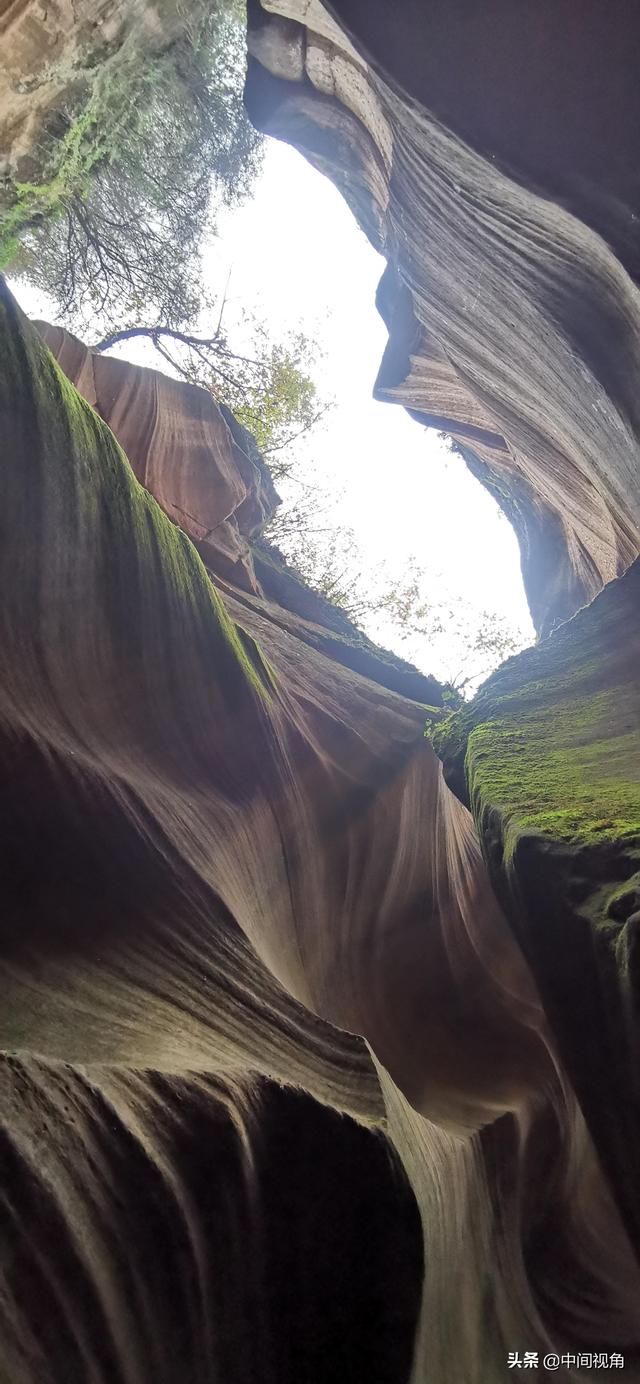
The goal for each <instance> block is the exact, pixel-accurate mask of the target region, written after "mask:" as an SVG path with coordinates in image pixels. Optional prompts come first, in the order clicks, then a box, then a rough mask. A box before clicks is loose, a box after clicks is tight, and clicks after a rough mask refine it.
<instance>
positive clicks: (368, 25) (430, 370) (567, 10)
mask: <svg viewBox="0 0 640 1384" xmlns="http://www.w3.org/2000/svg"><path fill="white" fill-rule="evenodd" d="M329 11H331V13H329ZM622 11H623V13H622V14H621V13H620V12H619V11H618V12H617V14H616V23H615V24H614V25H612V24H611V23H610V16H609V10H608V7H607V6H606V5H604V4H603V3H602V2H601V0H589V2H588V4H587V5H586V7H583V12H582V15H581V18H580V19H578V17H577V16H576V12H575V6H574V5H573V4H572V3H571V0H560V3H559V4H551V3H547V0H545V3H544V4H542V5H533V4H526V5H524V6H518V7H515V6H513V5H511V4H510V3H509V0H491V4H490V5H489V6H482V7H479V6H477V5H475V4H474V3H473V0H455V2H454V3H453V4H451V5H450V4H448V3H445V0H434V3H428V4H418V3H411V0H407V2H406V3H402V4H400V5H396V6H394V7H393V14H391V11H390V7H389V6H388V5H387V4H385V3H384V0H378V3H374V4H372V5H368V4H364V3H363V4H358V3H355V0H354V2H353V3H349V0H345V3H343V4H334V5H328V6H323V5H322V4H320V3H319V0H312V3H308V2H307V0H304V2H303V0H289V3H285V2H284V0H265V3H264V5H262V6H261V5H260V4H259V3H258V0H252V3H251V4H250V6H249V14H250V27H249V52H250V54H251V61H250V67H249V77H248V84H247V105H248V109H249V113H250V114H251V116H252V118H253V119H254V121H255V122H256V124H257V125H258V126H259V127H260V128H261V129H264V130H266V131H268V132H269V133H271V134H274V135H276V136H278V137H279V138H283V139H287V140H288V141H290V142H291V143H293V144H294V145H295V146H296V147H297V148H299V149H301V150H302V152H303V153H304V154H305V155H306V156H307V157H308V158H310V159H311V161H312V162H313V163H314V164H315V165H316V166H317V167H318V168H320V169H321V171H323V172H324V173H326V174H328V176H330V177H332V178H333V179H334V181H335V182H336V184H337V186H338V187H339V188H340V189H341V190H342V191H343V192H344V194H345V196H346V198H347V201H348V202H349V204H350V205H351V207H352V208H353V210H354V212H355V215H356V216H357V218H358V220H359V221H360V224H361V226H362V227H363V229H364V230H365V232H366V233H367V235H368V236H369V238H370V240H371V241H372V243H373V244H374V245H375V246H376V248H377V249H379V250H380V251H381V252H382V253H383V254H384V255H385V256H386V257H387V260H388V263H389V269H388V271H387V273H386V274H385V276H384V278H383V281H382V283H381V286H380V295H379V305H380V309H381V311H382V314H383V316H384V318H385V321H386V322H387V325H388V327H389V345H388V347H387V350H386V352H385V355H384V358H383V360H382V363H381V367H380V373H379V376H378V381H377V385H376V393H377V395H378V397H380V398H383V399H391V400H395V401H397V402H400V403H403V404H405V405H406V406H407V407H409V408H410V409H411V410H412V411H413V412H415V413H417V414H418V415H419V417H420V418H421V419H422V420H423V421H424V422H427V423H430V424H432V425H433V426H435V427H437V428H440V429H443V430H444V431H446V432H448V433H449V434H450V435H451V436H452V437H453V438H454V439H455V440H456V442H457V443H458V444H459V446H460V447H461V448H462V449H463V451H464V453H465V456H466V457H467V458H468V462H469V464H470V466H471V469H472V470H473V471H474V474H476V475H477V476H478V477H479V479H480V480H481V481H482V482H483V483H484V484H485V485H487V487H488V488H489V489H490V490H491V492H492V493H493V494H494V495H495V497H496V499H497V500H498V502H499V503H500V504H501V505H502V506H503V508H504V510H505V512H506V513H507V515H508V517H509V518H510V519H511V521H512V523H513V524H514V526H515V528H516V531H517V534H518V538H519V540H520V546H521V553H522V567H523V576H524V580H525V586H526V589H527V594H528V597H529V603H530V606H531V612H532V616H533V619H534V624H535V625H536V627H537V628H538V630H540V631H542V632H547V631H548V630H550V629H551V628H552V627H553V625H554V624H555V623H557V621H558V620H562V619H566V618H567V616H570V615H572V614H573V613H574V612H575V610H577V609H578V607H579V606H580V605H583V604H584V603H585V601H588V600H590V599H591V598H592V597H593V596H594V595H595V594H596V592H597V591H598V590H599V589H600V587H601V586H602V584H603V583H604V582H607V581H609V580H610V579H611V578H613V577H615V576H617V575H619V574H620V573H621V572H623V571H624V570H625V568H626V567H627V566H628V565H629V563H630V562H631V561H632V560H633V558H634V557H635V556H636V555H637V553H638V528H639V520H640V513H639V503H640V501H639V497H638V485H637V469H638V432H639V426H640V419H639V416H638V397H639V395H638V383H639V379H640V342H639V338H638V312H639V308H638V304H639V299H638V285H637V274H638V266H639V263H640V220H639V219H638V217H639V215H640V187H639V184H638V174H637V167H636V162H637V160H636V147H637V131H638V126H639V123H640V111H639V109H638V104H639V100H638V90H637V82H636V76H635V74H636V71H637V62H638V57H639V56H640V18H639V17H638V13H637V9H636V7H634V6H632V5H630V4H624V5H623V6H622ZM334 16H335V17H334ZM339 20H342V21H343V26H344V27H342V28H341V27H339V25H338V22H337V21H339Z"/></svg>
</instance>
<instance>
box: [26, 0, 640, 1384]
mask: <svg viewBox="0 0 640 1384" xmlns="http://www.w3.org/2000/svg"><path fill="white" fill-rule="evenodd" d="M15 13H16V12H15V7H14V17H15ZM604 14H605V11H604V7H603V6H601V5H600V4H599V3H597V0H585V4H584V14H583V15H582V19H583V20H584V23H583V24H582V26H576V24H575V22H573V21H574V20H575V12H574V7H573V6H571V5H569V3H568V0H567V3H565V0H554V3H553V4H551V0H549V3H547V0H540V3H538V4H536V6H533V5H532V6H529V5H525V6H520V7H515V8H514V7H513V6H512V5H510V4H509V3H507V0H489V3H488V4H487V5H486V6H483V7H477V6H475V5H472V4H471V0H453V2H452V3H447V5H446V6H445V4H444V0H442V3H438V2H437V0H433V3H430V4H429V5H424V4H418V3H417V0H406V2H405V0H403V3H402V4H400V5H398V6H395V7H394V23H393V25H390V24H389V22H388V19H389V13H388V6H385V5H383V4H382V3H381V2H380V3H378V0H368V3H367V4H366V5H364V4H361V3H359V0H339V3H335V4H333V5H332V6H331V7H325V6H323V5H321V4H320V3H319V0H304V3H303V0H274V2H273V3H266V0H265V3H264V5H263V6H262V7H261V6H259V5H258V4H257V2H255V3H254V2H253V0H252V3H251V5H250V16H249V17H250V24H249V48H250V53H251V65H250V73H249V82H248V91H247V99H248V103H249V107H250V110H251V112H252V114H253V116H254V118H255V120H256V121H257V123H259V124H260V125H262V126H263V127H264V128H267V129H269V130H270V131H272V132H273V133H276V134H278V135H280V136H281V137H284V138H288V139H290V140H292V141H293V142H294V143H295V144H297V145H298V147H300V148H302V149H303V150H304V152H305V153H306V154H307V155H308V156H309V157H310V158H311V159H312V161H313V162H314V163H315V164H316V165H317V166H318V167H320V168H321V169H322V170H323V171H324V172H327V173H329V175H330V176H331V177H333V178H334V179H335V180H336V182H337V183H338V185H339V186H340V187H341V188H342V190H343V192H344V194H345V196H346V197H347V199H348V201H349V203H350V205H351V206H352V208H353V210H354V212H355V214H356V215H357V217H358V218H359V220H360V222H361V224H362V225H363V227H364V228H365V230H366V231H367V233H368V234H369V236H370V238H371V239H372V241H373V243H374V244H376V246H377V247H378V248H379V249H382V250H383V251H384V253H385V254H386V256H387V259H388V268H387V270H386V272H385V274H384V276H383V280H382V283H381V286H380V291H379V305H380V309H381V311H382V312H383V314H384V316H385V319H386V321H387V322H388V325H389V333H390V335H389V345H388V348H387V351H386V353H385V357H384V360H383V362H382V366H381V370H380V375H379V379H378V384H377V391H378V393H379V395H380V397H385V398H389V399H391V400H394V399H395V400H397V401H398V402H400V403H402V404H404V405H405V406H407V407H409V408H410V409H411V410H412V411H413V412H415V413H416V414H417V416H418V417H419V418H421V419H423V420H427V421H430V422H432V423H433V424H434V425H436V426H438V427H440V428H444V429H446V430H447V431H449V432H450V433H451V435H452V436H453V437H454V438H455V440H456V445H457V446H459V447H460V449H461V450H462V451H463V452H464V455H465V457H466V460H467V463H468V465H469V466H470V467H471V469H472V470H474V473H475V474H477V475H478V477H479V479H480V480H482V482H483V483H484V484H486V485H488V486H489V488H491V489H492V490H493V491H494V493H496V494H497V495H498V496H499V498H500V503H501V504H502V505H503V507H504V509H505V512H506V513H507V514H508V515H509V516H510V518H511V520H512V522H513V523H514V527H515V528H516V531H517V533H518V536H519V538H520V542H521V548H522V555H523V572H524V575H525V580H526V583H527V590H528V594H529V600H530V604H531V608H532V611H533V613H534V616H535V618H536V620H537V623H538V626H539V628H540V630H541V631H542V632H543V635H544V637H543V638H542V639H541V641H540V643H539V644H538V645H536V647H535V648H533V649H531V650H528V651H526V652H525V653H524V654H521V655H519V656H518V657H517V658H515V659H512V660H509V662H508V663H507V664H505V665H504V666H503V667H502V668H501V669H500V670H498V672H497V673H496V674H494V676H493V677H492V678H491V679H490V680H489V681H488V682H487V683H486V684H485V686H484V687H483V689H481V691H480V693H479V694H478V696H477V697H476V698H475V699H474V701H473V702H472V703H471V704H470V705H468V706H466V707H463V708H462V710H461V711H459V712H456V713H453V714H451V715H446V714H445V707H444V698H443V693H442V689H441V688H440V687H439V686H438V684H437V683H436V682H435V681H434V680H433V679H430V678H423V677H421V675H419V674H417V673H416V672H415V670H411V669H408V668H407V667H406V665H402V664H400V663H399V662H398V661H396V660H393V659H391V658H389V657H387V656H386V655H385V654H384V652H383V651H381V650H377V649H375V647H374V646H372V645H371V644H370V643H368V642H367V641H362V639H360V638H359V637H358V635H357V633H356V632H355V631H354V630H353V629H352V628H350V627H348V625H347V624H345V622H344V621H343V620H341V618H340V617H339V616H338V615H337V614H336V612H333V611H332V610H331V609H330V608H327V607H326V606H323V605H322V603H321V602H319V601H318V599H317V598H316V597H314V596H313V593H310V592H309V591H308V590H306V589H305V588H304V587H303V586H302V585H301V584H300V583H299V582H297V581H296V579H295V576H294V575H293V574H291V573H290V572H288V571H287V570H286V568H283V566H282V564H281V563H279V561H278V560H277V555H274V554H273V553H269V551H268V550H265V548H264V547H263V546H262V545H261V543H260V541H259V533H260V527H261V524H262V521H263V519H264V517H265V515H266V514H268V512H269V510H270V508H271V507H272V506H273V505H274V504H275V503H276V502H277V496H276V495H275V492H274V491H273V487H272V486H271V484H270V481H269V477H268V474H267V473H266V472H265V469H264V468H263V466H262V465H261V463H260V461H259V458H258V457H257V454H256V453H255V448H254V446H253V443H252V441H251V439H250V438H248V436H247V435H246V434H245V433H244V432H243V430H242V429H240V428H239V426H238V424H237V423H236V422H235V420H234V419H233V418H232V417H231V416H230V415H228V414H226V413H224V412H222V411H221V410H219V409H218V408H217V406H216V405H215V403H214V402H213V400H212V399H211V397H210V396H209V395H208V394H206V393H204V392H202V391H200V390H198V389H195V388H193V387H190V386H187V385H183V384H178V383H176V382H175V381H172V380H168V379H166V378H165V377H163V376H162V375H160V374H158V373H157V372H155V371H149V370H142V369H140V368H138V367H133V366H131V365H128V364H125V363H123V362H120V361H114V360H112V359H108V358H105V357H102V356H99V355H98V356H96V355H94V354H93V353H92V352H90V351H88V350H87V349H86V348H85V347H84V346H83V345H82V343H80V342H78V341H77V340H76V339H75V338H73V337H70V336H69V335H68V334H66V333H64V332H62V331H60V330H59V329H57V328H55V327H50V326H47V325H46V324H42V323H41V324H38V329H36V327H35V326H34V325H33V324H29V323H28V322H27V321H26V319H25V318H24V316H23V314H22V313H21V312H20V310H19V308H18V307H17V305H16V304H15V302H14V300H13V299H12V297H11V294H10V293H9V292H8V290H7V289H6V288H5V287H4V286H2V288H1V289H0V334H1V339H2V361H1V365H0V427H1V430H2V438H3V449H4V450H3V458H2V465H1V466H0V488H1V497H0V516H1V523H2V543H1V544H0V593H1V596H0V647H1V648H2V659H1V660H0V820H1V822H2V831H1V832H0V869H1V878H2V901H3V913H2V921H1V923H0V928H1V934H2V946H1V947H0V1050H1V1051H0V1090H1V1093H2V1094H1V1099H0V1229H1V1235H2V1241H1V1242H2V1245H3V1251H2V1255H1V1256H0V1379H1V1380H2V1384H4V1380H5V1379H6V1380H7V1384H69V1381H74V1384H75V1381H76V1380H77V1381H83V1384H84V1381H85V1380H87V1381H90V1382H91V1384H114V1381H116V1382H117V1384H120V1382H121V1381H122V1384H158V1381H160V1384H184V1380H185V1379H188V1380H193V1381H194V1384H214V1381H217V1380H221V1379H223V1380H224V1381H225V1384H227V1382H228V1384H256V1381H257V1380H259V1381H260V1384H272V1382H273V1384H276V1381H277V1384H300V1381H301V1380H304V1381H305V1384H331V1382H332V1381H335V1380H336V1379H340V1380H341V1381H343V1380H344V1381H345V1384H350V1381H351V1380H353V1381H356V1380H358V1381H359V1380H362V1379H367V1380H371V1381H374V1384H407V1382H408V1381H410V1384H461V1381H464V1384H502V1381H505V1380H507V1379H509V1378H512V1377H518V1373H519V1370H520V1367H519V1366H518V1365H517V1364H516V1365H514V1368H513V1369H511V1368H510V1365H509V1353H510V1352H512V1353H513V1354H514V1355H515V1356H516V1358H518V1359H520V1361H524V1360H525V1352H528V1353H529V1356H530V1359H529V1362H528V1364H530V1363H531V1357H536V1358H537V1360H538V1363H539V1366H540V1370H541V1371H542V1372H545V1373H546V1370H545V1369H544V1366H543V1361H544V1358H545V1356H550V1357H551V1359H552V1360H559V1361H560V1362H561V1364H562V1371H561V1372H562V1374H563V1377H564V1378H566V1379H568V1380H570V1381H572V1382H573V1384H579V1381H583V1380H585V1379H590V1380H592V1381H594V1384H597V1381H599V1380H601V1379H602V1378H605V1377H606V1378H608V1377H609V1362H610V1361H611V1360H612V1359H613V1358H617V1359H618V1363H619V1360H620V1358H624V1370H625V1378H627V1379H630V1380H636V1381H638V1380H640V1309H639V1305H638V1304H639V1303H640V1257H639V1253H638V1247H639V1244H640V1200H639V1197H638V1182H637V1166H638V1157H639V1137H638V1136H639V1129H638V1109H639V1099H638V1098H639V1092H638V1084H637V1081H638V1079H637V1067H638V1063H637V1056H638V1008H639V999H638V996H639V985H640V976H639V971H638V947H637V931H638V920H639V919H640V887H639V879H640V700H639V694H638V681H639V677H638V675H639V673H640V632H639V604H640V602H639V597H640V590H639V581H640V567H639V565H638V560H637V557H636V555H637V553H638V547H639V543H638V533H639V526H638V509H639V507H640V494H639V488H638V466H637V461H638V428H637V416H636V415H637V409H638V397H639V396H638V390H637V373H638V369H637V359H638V320H639V318H638V311H637V307H638V303H637V286H636V277H637V275H636V267H637V266H636V264H635V261H634V253H635V248H636V247H635V230H634V226H633V220H634V219H635V215H636V213H635V210H634V198H635V196H636V190H637V181H634V177H635V174H634V169H633V141H632V140H631V138H630V133H629V129H630V127H631V126H633V121H634V112H635V111H636V106H637V101H638V92H637V83H636V84H635V85H634V81H633V80H632V78H633V72H634V70H635V56H634V55H635V54H636V49H635V47H634V44H635V40H636V37H637V33H638V21H637V18H636V11H635V7H632V6H631V5H628V4H626V0H622V4H621V15H622V16H623V19H624V23H623V22H622V19H621V27H620V33H622V34H624V41H623V40H622V39H621V38H620V34H619V33H618V31H616V32H615V33H611V27H612V26H611V25H610V22H609V23H608V24H607V25H606V27H605V18H604ZM572 16H573V19H572ZM587 21H588V22H587ZM605 37H607V43H606V44H605V42H604V39H605ZM614 75H615V81H614ZM543 76H544V77H545V82H546V85H543V84H542V77H543ZM587 79H590V80H591V81H592V86H593V100H592V102H591V105H590V109H589V111H588V113H586V114H585V113H584V111H581V110H580V109H579V107H580V97H581V92H582V91H583V89H584V83H585V82H586V81H587ZM616 82H617V83H618V85H616ZM614 88H615V90H614ZM541 90H543V91H544V93H545V94H544V99H543V98H542V96H541V95H540V92H541ZM488 93H489V94H488ZM538 110H539V111H540V112H541V118H540V120H537V119H533V116H534V115H536V114H537V112H538ZM625 120H626V122H627V124H626V125H625ZM427 715H428V716H429V720H430V722H432V721H434V720H435V721H436V722H437V725H436V729H435V732H434V735H433V743H432V740H431V739H430V738H428V737H426V736H425V733H424V732H425V720H426V718H427ZM436 751H437V753H436ZM603 1361H605V1362H606V1363H604V1364H603ZM555 1368H556V1367H555V1365H552V1366H551V1369H552V1370H555ZM530 1372H532V1371H530V1370H529V1368H528V1367H527V1370H526V1374H525V1372H524V1366H523V1367H522V1374H523V1377H525V1378H528V1377H529V1374H530Z"/></svg>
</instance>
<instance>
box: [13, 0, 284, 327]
mask: <svg viewBox="0 0 640 1384" xmlns="http://www.w3.org/2000/svg"><path fill="white" fill-rule="evenodd" d="M240 13H241V12H240V9H239V7H238V5H237V3H235V0H233V2H232V0H225V3H220V2H219V3H218V4H217V5H215V6H213V7H211V8H208V7H206V8H205V12H204V14H203V17H202V19H201V21H200V23H199V25H198V26H197V27H196V29H195V31H193V32H189V33H185V34H184V35H183V37H182V38H181V39H179V40H178V41H177V42H175V43H174V44H173V45H172V46H171V47H170V48H169V49H168V50H167V51H166V52H165V53H163V54H161V55H159V56H157V57H155V58H148V57H147V58H145V59H142V58H141V55H140V52H139V51H138V50H137V49H136V46H135V44H130V45H129V46H128V47H126V46H125V49H124V51H123V52H121V53H119V54H118V55H117V62H115V60H114V62H113V63H112V64H111V65H110V64H109V63H105V65H104V69H103V71H101V72H100V73H99V75H98V78H97V79H96V82H95V85H94V89H93V92H92V96H91V99H90V101H89V104H88V106H87V108H86V109H85V110H83V111H82V112H81V114H80V115H79V116H77V117H76V118H75V119H74V120H73V121H71V123H70V125H69V129H68V130H67V131H66V133H65V134H64V135H63V136H62V137H61V138H59V139H58V140H57V142H56V146H55V149H54V150H53V151H52V156H51V169H50V178H49V182H48V183H47V184H45V187H48V188H49V195H48V196H44V192H43V189H42V188H41V189H37V188H36V189H34V190H33V194H34V211H33V215H32V218H31V225H30V229H28V231H27V235H26V239H25V243H24V247H23V250H22V252H21V255H20V256H19V259H18V262H17V266H16V267H17V270H18V272H22V273H23V274H24V275H25V276H26V277H27V278H28V279H29V280H30V281H31V282H32V283H33V284H35V285H36V286H37V287H39V288H40V289H42V290H43V291H45V292H46V293H47V294H49V295H50V296H51V297H52V298H53V299H54V301H55V303H56V306H57V312H58V317H59V320H60V321H62V322H63V323H64V324H65V325H66V326H68V327H70V328H71V329H72V330H76V331H78V332H79V333H80V334H86V332H87V327H88V326H89V327H91V328H93V329H94V330H95V329H96V328H97V330H99V331H100V332H101V334H102V335H104V336H106V335H107V334H108V333H109V332H110V331H114V330H117V329H122V328H127V327H129V326H132V325H134V324H135V323H136V322H139V321H140V319H141V317H144V319H146V320H151V321H154V322H157V323H161V324H162V325H163V326H165V327H169V328H174V329H180V328H182V327H184V326H185V325H187V324H189V323H192V322H194V321H196V320H197V318H198V315H199V313H200V310H201V306H202V302H203V300H204V298H205V293H204V290H203V285H202V276H201V262H200V246H201V242H202V238H203V234H204V232H205V230H207V231H211V229H212V197H213V196H214V194H215V195H217V197H218V199H219V201H220V202H227V203H229V202H237V201H239V200H240V199H242V198H243V197H244V196H245V195H246V194H247V193H248V191H249V190H250V188H251V186H252V183H253V181H254V179H255V176H256V173H257V171H258V169H259V166H260V158H261V149H262V138H261V136H259V135H258V134H257V133H256V131H255V130H254V129H253V127H252V126H251V125H250V123H249V121H248V119H247V116H246V114H245V111H244V107H243V104H242V89H243V82H244V67H245V37H244V28H243V25H242V23H241V20H240ZM51 189H55V194H54V193H52V192H51Z"/></svg>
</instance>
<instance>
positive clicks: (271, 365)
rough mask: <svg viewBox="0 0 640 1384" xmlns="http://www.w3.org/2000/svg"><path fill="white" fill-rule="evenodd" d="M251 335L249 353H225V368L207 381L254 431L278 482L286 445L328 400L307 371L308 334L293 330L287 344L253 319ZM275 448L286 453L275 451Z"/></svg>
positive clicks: (311, 352) (308, 425)
mask: <svg viewBox="0 0 640 1384" xmlns="http://www.w3.org/2000/svg"><path fill="white" fill-rule="evenodd" d="M252 337H253V341H252V351H253V354H252V356H251V357H246V356H240V355H232V356H231V355H230V356H228V357H227V360H226V363H225V371H224V374H223V375H221V374H220V373H218V374H217V375H214V376H213V379H212V382H211V385H210V387H211V389H212V392H213V393H214V394H215V395H216V397H217V398H219V399H222V400H223V402H224V403H225V404H227V406H228V407H229V408H230V409H231V411H232V413H234V414H235V416H236V418H237V419H238V422H240V423H242V425H243V427H245V428H246V429H247V431H248V432H250V433H252V434H253V436H254V437H255V440H256V445H257V447H258V451H259V452H261V453H262V454H263V456H265V457H266V458H267V460H268V462H269V467H270V470H271V474H272V476H273V479H274V481H275V482H276V484H277V482H278V480H279V479H280V478H281V477H282V476H283V475H285V474H287V471H288V469H289V466H290V464H291V463H290V461H289V456H288V453H287V452H286V448H287V447H288V445H289V444H290V443H291V442H293V441H295V440H296V438H297V437H298V436H300V435H301V434H302V433H304V432H307V431H308V430H309V429H310V428H312V427H313V426H314V424H315V423H316V422H317V421H318V419H319V418H320V416H321V415H322V414H323V413H324V412H325V411H326V408H327V407H328V405H327V404H326V403H322V402H321V401H320V399H319V396H318V390H317V386H316V385H315V383H314V381H313V380H312V378H311V375H310V374H309V370H310V369H312V368H313V363H314V355H315V353H314V347H313V344H312V342H311V341H310V340H309V338H308V337H306V336H305V335H304V334H303V333H302V332H298V333H296V335H295V336H293V337H292V338H290V340H289V341H288V342H287V344H286V345H284V344H283V343H281V342H272V341H270V339H269V335H268V333H267V331H266V329H265V328H264V327H263V326H262V325H261V324H258V323H255V322H254V323H253V330H252ZM278 452H284V453H285V454H284V455H282V456H281V457H277V456H276V455H275V454H276V453H278Z"/></svg>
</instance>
